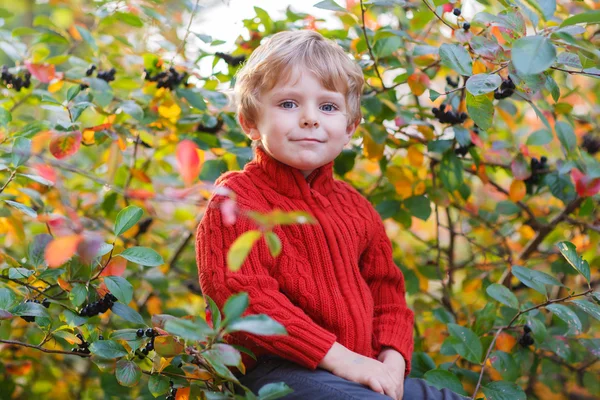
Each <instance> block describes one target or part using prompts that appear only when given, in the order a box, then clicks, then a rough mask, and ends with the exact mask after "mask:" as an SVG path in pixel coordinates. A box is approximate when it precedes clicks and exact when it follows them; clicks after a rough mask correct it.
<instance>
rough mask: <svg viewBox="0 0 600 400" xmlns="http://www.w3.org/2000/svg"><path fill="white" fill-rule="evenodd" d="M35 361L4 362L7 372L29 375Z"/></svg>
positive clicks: (16, 374)
mask: <svg viewBox="0 0 600 400" xmlns="http://www.w3.org/2000/svg"><path fill="white" fill-rule="evenodd" d="M32 366H33V362H31V360H25V361H22V362H21V361H19V362H7V363H6V364H4V367H5V368H6V373H7V374H9V375H15V376H23V375H27V374H28V373H29V371H31V367H32Z"/></svg>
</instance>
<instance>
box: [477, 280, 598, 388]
mask: <svg viewBox="0 0 600 400" xmlns="http://www.w3.org/2000/svg"><path fill="white" fill-rule="evenodd" d="M593 291H594V290H593V289H588V290H586V291H585V292H582V293H578V294H570V295H568V296H566V297H561V298H560V299H554V300H548V301H545V302H544V303H541V304H538V305H537V306H533V307H530V308H527V309H525V310H522V311H519V312H518V313H517V314H515V316H514V317H513V318H512V319H511V320H510V322H509V323H508V325H506V326H501V327H500V328H499V329H498V331H497V332H496V334H495V335H494V339H492V342H491V343H490V345H489V347H488V349H487V353H486V354H485V358H484V359H483V362H482V363H481V371H480V372H479V379H478V380H477V385H476V386H475V390H474V391H473V396H471V399H472V400H475V397H476V395H477V391H478V390H479V387H480V386H481V379H482V378H483V373H484V371H485V364H486V362H487V360H488V358H489V357H490V353H491V352H492V348H493V347H494V344H495V343H496V339H498V336H499V335H500V333H502V331H503V330H505V329H509V328H510V327H511V326H512V324H513V323H514V322H515V321H516V320H517V319H518V318H519V317H520V316H521V315H523V314H527V313H528V312H529V311H532V310H537V309H538V308H541V307H545V306H547V305H550V304H552V303H561V302H563V301H566V300H569V299H572V298H574V297H580V296H585V295H587V294H588V293H591V292H593Z"/></svg>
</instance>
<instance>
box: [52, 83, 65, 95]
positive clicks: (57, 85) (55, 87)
mask: <svg viewBox="0 0 600 400" xmlns="http://www.w3.org/2000/svg"><path fill="white" fill-rule="evenodd" d="M64 84H65V81H54V82H52V83H51V84H50V85H48V91H49V92H50V93H56V92H58V91H59V90H60V89H61V88H62V87H63V85H64Z"/></svg>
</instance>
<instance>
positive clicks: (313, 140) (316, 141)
mask: <svg viewBox="0 0 600 400" xmlns="http://www.w3.org/2000/svg"><path fill="white" fill-rule="evenodd" d="M294 142H315V143H321V141H320V140H317V139H311V138H305V139H296V140H294Z"/></svg>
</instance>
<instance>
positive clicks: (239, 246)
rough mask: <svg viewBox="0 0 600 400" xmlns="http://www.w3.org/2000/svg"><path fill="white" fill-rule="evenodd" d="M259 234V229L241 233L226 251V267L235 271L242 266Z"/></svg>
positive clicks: (260, 234)
mask: <svg viewBox="0 0 600 400" xmlns="http://www.w3.org/2000/svg"><path fill="white" fill-rule="evenodd" d="M261 236H262V233H261V232H260V231H257V230H252V231H248V232H246V233H244V234H242V235H241V236H239V237H238V238H237V239H236V240H235V242H233V244H232V245H231V247H230V248H229V251H228V252H227V267H228V268H229V270H230V271H234V272H235V271H237V270H239V269H240V268H241V267H242V264H243V263H244V261H245V260H246V257H247V256H248V254H249V253H250V250H252V246H254V243H255V242H256V241H257V240H258V239H260V237H261Z"/></svg>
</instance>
